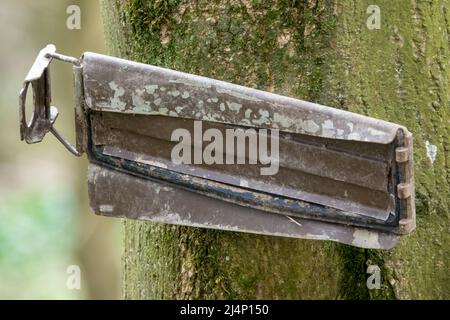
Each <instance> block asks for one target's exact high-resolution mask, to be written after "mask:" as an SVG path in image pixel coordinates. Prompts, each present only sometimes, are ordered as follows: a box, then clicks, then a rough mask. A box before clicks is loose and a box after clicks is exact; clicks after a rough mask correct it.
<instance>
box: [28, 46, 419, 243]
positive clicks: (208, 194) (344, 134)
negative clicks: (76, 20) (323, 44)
mask: <svg viewBox="0 0 450 320" xmlns="http://www.w3.org/2000/svg"><path fill="white" fill-rule="evenodd" d="M53 58H55V59H59V60H62V61H66V62H70V63H72V64H73V65H74V68H73V70H74V85H75V87H74V88H75V90H74V92H75V101H74V102H75V123H76V148H75V147H73V146H72V145H71V144H70V143H68V142H67V140H66V139H64V138H63V137H62V136H61V135H60V134H59V133H58V132H57V131H56V129H55V128H54V127H53V123H54V121H55V119H56V116H57V111H56V108H54V107H51V106H50V101H51V97H50V78H49V70H48V66H49V64H50V62H51V60H52V59H53ZM29 84H31V85H32V86H33V92H34V94H35V101H34V102H35V110H34V113H33V119H32V121H31V122H30V124H28V123H27V122H26V119H25V98H26V91H27V89H28V86H29ZM20 119H21V137H22V139H24V140H26V141H27V142H28V143H34V142H39V141H40V140H42V138H43V137H44V135H45V134H46V133H47V132H51V133H53V134H54V135H55V137H56V138H57V139H59V140H60V141H61V142H62V143H63V144H64V146H65V147H66V148H67V149H68V150H69V151H70V152H72V153H74V154H75V155H80V154H81V153H83V152H86V153H87V155H88V158H89V161H90V166H89V197H90V202H91V207H92V208H93V209H94V211H95V212H96V213H98V214H102V215H107V216H118V217H127V218H136V219H149V220H152V221H159V222H165V223H174V224H181V225H189V226H196V227H206V228H216V229H223V230H233V231H243V232H252V233H259V234H269V235H280V236H288V237H300V238H308V239H320V240H332V241H339V242H342V243H347V244H351V245H355V246H359V247H364V248H381V249H389V248H391V247H393V246H394V245H395V243H396V242H397V241H398V238H399V235H401V234H407V233H409V232H411V231H412V230H413V229H414V228H415V207H414V181H413V179H414V173H413V154H412V135H411V133H409V132H408V130H407V129H406V128H404V127H403V126H401V125H397V124H393V123H389V122H385V121H381V120H377V119H374V118H369V117H365V116H362V115H357V114H354V113H350V112H346V111H342V110H337V109H333V108H329V107H325V106H321V105H318V104H314V103H310V102H306V101H302V100H297V99H293V98H289V97H284V96H279V95H276V94H272V93H268V92H263V91H259V90H255V89H252V88H247V87H242V86H238V85H234V84H231V83H226V82H222V81H218V80H214V79H209V78H204V77H200V76H195V75H191V74H186V73H182V72H178V71H173V70H169V69H163V68H159V67H155V66H150V65H144V64H140V63H136V62H132V61H127V60H122V59H117V58H113V57H108V56H104V55H99V54H95V53H85V54H84V55H83V57H82V58H81V60H77V59H75V58H72V57H66V56H63V55H60V54H58V53H56V52H55V48H54V46H52V45H49V46H47V47H46V48H45V49H43V50H42V51H41V53H40V54H39V56H38V58H37V59H36V61H35V63H34V65H33V67H32V68H31V70H30V72H29V74H28V75H27V77H26V80H25V83H24V88H23V90H22V91H21V94H20ZM198 120H201V126H202V127H203V128H204V129H205V130H206V129H212V128H213V129H215V130H217V132H219V133H221V134H222V133H225V132H226V131H227V130H228V129H239V130H246V129H249V128H254V129H255V130H254V132H253V133H252V134H253V135H255V136H257V137H258V138H261V137H263V136H265V135H267V134H268V133H267V131H266V129H270V130H275V129H276V130H280V132H279V136H277V138H276V140H271V144H272V143H275V142H276V144H277V145H279V149H280V156H279V159H277V165H279V168H278V169H277V172H276V173H275V174H273V175H262V174H261V171H260V170H261V169H262V168H263V165H262V163H254V164H253V163H249V161H248V160H249V157H250V153H248V154H244V155H238V156H237V158H236V159H237V160H239V161H238V162H237V163H236V162H235V163H234V164H227V165H223V164H217V163H215V164H204V163H197V164H185V163H181V164H180V163H175V162H173V161H172V159H171V150H172V148H173V146H174V143H175V142H174V141H172V139H171V133H172V132H173V131H174V130H175V129H180V128H181V129H185V131H186V132H188V133H189V134H193V135H195V134H196V133H195V132H196V131H195V130H196V128H197V127H196V126H198V123H197V122H196V121H198ZM277 132H278V131H277ZM251 141H252V139H250V138H249V144H250V145H251V144H252V143H253V144H255V141H256V140H255V141H253V142H251ZM187 145H188V147H189V148H190V149H192V150H194V151H195V150H200V151H201V150H202V149H203V148H205V142H204V141H203V142H200V143H198V142H195V143H194V142H189V144H187ZM253 147H255V145H253ZM233 148H234V147H233ZM230 154H232V155H233V156H234V154H233V152H232V151H230V150H228V149H225V150H224V151H222V154H221V156H223V157H226V156H228V155H230ZM194 163H195V162H194Z"/></svg>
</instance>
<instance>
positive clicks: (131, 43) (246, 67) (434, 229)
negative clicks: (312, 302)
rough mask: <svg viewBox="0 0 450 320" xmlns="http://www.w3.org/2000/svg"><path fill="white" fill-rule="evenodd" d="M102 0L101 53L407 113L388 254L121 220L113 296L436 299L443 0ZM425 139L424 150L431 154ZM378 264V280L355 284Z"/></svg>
mask: <svg viewBox="0 0 450 320" xmlns="http://www.w3.org/2000/svg"><path fill="white" fill-rule="evenodd" d="M370 4H372V3H371V1H366V0H364V1H356V0H354V1H332V0H308V1H297V0H277V1H263V0H229V1H220V0H217V1H205V0H196V1H187V0H167V1H163V0H155V1H143V0H128V1H118V0H109V1H106V0H104V1H102V8H103V16H104V22H105V31H106V35H107V42H108V44H109V47H110V51H111V53H112V54H114V55H117V56H121V57H125V58H129V59H133V60H137V61H141V62H145V63H150V64H154V65H158V66H162V67H168V68H172V69H177V70H181V71H186V72H191V73H195V74H199V75H203V76H208V77H213V78H217V79H221V80H225V81H231V82H233V83H237V84H243V85H247V86H251V87H255V88H258V89H262V90H268V91H272V92H276V93H279V94H284V95H288V96H293V97H298V98H301V99H305V100H310V101H314V102H319V103H321V104H326V105H330V106H333V107H336V108H343V109H347V110H350V111H354V112H358V113H363V114H367V115H370V116H374V117H377V118H381V119H383V120H389V121H393V122H397V123H401V124H404V125H406V126H407V127H408V128H409V129H410V130H411V131H412V132H413V133H414V137H415V162H416V192H417V203H416V205H417V215H418V228H417V230H416V231H415V232H414V233H413V234H412V235H410V236H408V237H406V238H405V239H403V240H402V241H401V243H400V244H399V245H398V247H397V248H395V249H394V250H391V251H390V252H381V251H370V250H362V249H357V248H352V247H349V246H345V245H340V244H335V243H330V242H324V241H312V240H296V239H285V238H276V237H267V236H256V235H249V234H240V233H232V232H221V231H214V230H205V229H197V228H188V227H178V226H168V225H161V224H156V223H150V222H143V221H125V252H124V277H123V279H124V296H125V298H194V299H195V298H288V299H289V298H292V299H294V298H331V299H333V298H338V299H345V298H359V299H366V298H373V299H380V298H449V294H450V279H449V274H450V273H449V272H448V270H449V261H448V260H449V257H450V252H449V251H450V249H449V248H450V246H449V244H450V223H449V204H450V192H449V186H450V168H449V167H450V164H449V160H448V159H449V152H450V151H449V139H450V138H449V137H450V135H449V133H450V125H449V107H450V100H449V99H450V97H449V87H448V80H449V72H448V70H449V69H448V62H447V59H446V58H447V57H448V56H449V31H450V27H449V23H448V21H450V20H449V18H450V13H449V11H448V10H449V3H448V2H447V1H442V0H441V1H415V0H413V1H410V0H401V1H395V2H393V1H388V0H379V1H377V5H378V6H379V7H380V9H381V17H382V20H381V29H379V30H376V29H375V30H369V29H367V27H366V20H367V18H368V14H367V13H366V10H367V7H368V6H369V5H370ZM426 141H428V143H429V144H430V143H431V144H433V145H435V146H436V148H437V154H436V159H435V161H434V162H433V163H432V162H431V161H430V159H429V157H427V153H426V147H425V145H426ZM369 264H377V265H379V267H380V268H381V270H382V287H381V289H379V290H368V289H367V288H366V283H365V279H366V268H367V266H368V265H369Z"/></svg>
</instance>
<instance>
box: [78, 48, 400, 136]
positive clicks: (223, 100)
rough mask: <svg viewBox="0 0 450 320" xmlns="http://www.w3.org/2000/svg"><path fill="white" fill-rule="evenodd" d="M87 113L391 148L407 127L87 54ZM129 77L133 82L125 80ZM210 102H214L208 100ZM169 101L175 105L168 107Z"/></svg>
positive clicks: (216, 81)
mask: <svg viewBox="0 0 450 320" xmlns="http://www.w3.org/2000/svg"><path fill="white" fill-rule="evenodd" d="M81 61H82V64H83V66H84V72H83V74H84V89H85V96H86V107H87V108H90V109H92V110H98V111H109V112H121V113H133V114H146V115H164V116H169V117H181V118H188V119H195V120H205V121H212V122H220V123H232V124H234V125H242V126H250V127H258V128H267V129H279V130H281V131H285V132H291V133H300V134H307V135H312V136H317V137H327V138H334V139H343V140H354V141H365V142H374V143H382V144H387V143H391V142H392V141H393V140H394V139H395V137H396V134H397V131H398V130H399V129H401V130H405V131H406V128H404V127H403V126H400V125H397V124H393V123H390V122H386V121H382V120H378V119H373V118H369V117H366V116H363V115H359V114H355V113H351V112H347V111H343V110H338V109H334V108H330V107H326V106H323V105H319V104H315V103H311V102H307V101H303V100H298V99H294V98H289V97H285V96H280V95H277V94H273V93H269V92H265V91H260V90H256V89H252V88H247V87H243V86H239V85H235V84H232V83H228V82H224V81H219V80H214V79H210V78H206V77H201V76H196V75H191V74H187V73H183V72H179V71H174V70H170V69H165V68H160V67H155V66H151V65H146V64H141V63H136V62H132V61H127V60H123V59H119V58H114V57H109V56H105V55H100V54H96V53H90V52H87V53H85V54H84V55H83V57H82V60H81ZM127 73H129V74H130V75H132V77H127V76H124V75H125V74H127ZM205 96H208V97H210V98H209V99H206V100H205V99H203V97H205ZM169 101H170V103H169Z"/></svg>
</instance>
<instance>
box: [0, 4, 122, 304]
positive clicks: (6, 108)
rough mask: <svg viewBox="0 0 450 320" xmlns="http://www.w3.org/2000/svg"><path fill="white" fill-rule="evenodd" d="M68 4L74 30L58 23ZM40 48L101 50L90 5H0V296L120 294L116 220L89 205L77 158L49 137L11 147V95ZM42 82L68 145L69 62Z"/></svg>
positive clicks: (14, 107) (14, 140)
mask: <svg viewBox="0 0 450 320" xmlns="http://www.w3.org/2000/svg"><path fill="white" fill-rule="evenodd" d="M69 5H78V6H79V7H80V9H81V29H80V30H77V29H74V30H69V29H68V28H67V27H66V21H67V19H68V17H69V16H70V14H68V13H66V10H67V7H68V6H69ZM49 43H53V44H55V45H56V48H57V51H58V52H60V53H62V54H66V55H70V56H75V57H79V56H80V55H81V53H82V52H85V51H94V52H99V53H105V48H104V38H103V30H102V22H101V17H100V10H99V3H98V1H93V0H84V1H61V0H53V1H50V0H39V1H33V0H1V1H0V88H1V94H0V106H1V107H0V110H1V115H0V298H1V299H108V298H109V299H114V298H120V291H121V288H120V283H121V281H120V274H121V272H120V267H121V265H120V261H121V260H120V255H121V251H122V247H121V246H122V243H121V235H120V233H121V223H120V220H116V219H111V218H109V219H108V218H104V217H99V216H96V215H94V214H93V213H92V212H91V210H90V209H89V206H88V200H87V189H86V188H87V160H86V158H85V156H83V158H81V159H80V158H76V157H74V156H73V155H71V154H70V153H69V152H68V151H66V150H65V149H64V147H63V146H62V145H61V144H60V143H59V142H58V141H57V140H56V139H55V138H54V137H53V136H52V135H50V134H49V135H47V136H46V137H45V139H44V141H43V142H42V143H39V144H35V145H27V144H26V143H25V142H21V141H19V122H18V93H19V90H20V88H21V86H22V82H23V79H24V77H25V75H26V73H27V72H28V70H29V68H30V67H31V64H32V63H33V61H34V59H35V57H36V55H37V53H38V52H39V50H40V49H41V48H43V47H45V45H47V44H49ZM51 79H52V95H53V99H52V105H55V106H56V107H57V108H58V110H59V117H58V120H57V121H56V125H55V126H56V127H57V128H58V129H59V130H60V131H61V132H62V133H63V134H64V135H65V136H66V137H67V138H68V139H69V140H71V141H74V124H73V122H74V114H73V102H72V99H73V98H72V97H73V90H72V71H71V65H70V64H67V63H62V62H59V61H54V62H53V63H52V65H51ZM28 97H29V98H28V99H27V100H30V95H28ZM27 105H28V106H29V105H30V104H28V103H27ZM71 265H77V266H79V267H80V271H81V289H80V290H71V289H69V288H68V287H67V286H66V282H67V280H68V277H69V276H70V274H67V272H66V270H67V268H68V267H69V266H71Z"/></svg>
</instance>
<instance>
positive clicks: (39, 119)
mask: <svg viewBox="0 0 450 320" xmlns="http://www.w3.org/2000/svg"><path fill="white" fill-rule="evenodd" d="M53 58H55V59H58V60H62V61H65V62H70V63H72V64H74V65H75V66H79V65H80V62H79V60H78V59H76V58H72V57H67V56H63V55H61V54H58V53H56V48H55V46H54V45H52V44H49V45H48V46H46V47H45V48H44V49H42V50H41V51H40V52H39V54H38V56H37V58H36V60H35V61H34V63H33V65H32V67H31V69H30V71H29V72H28V74H27V76H26V77H25V81H24V84H23V87H22V90H21V91H20V94H19V117H20V139H21V140H25V141H26V142H27V143H38V142H41V141H42V139H44V136H45V135H46V134H47V133H48V132H51V133H52V134H53V135H54V136H55V137H56V139H58V140H59V141H60V142H61V143H62V144H63V145H64V147H65V148H66V149H67V150H69V151H70V152H71V153H73V154H74V155H76V156H80V155H81V152H79V151H78V150H77V149H76V148H75V147H74V146H73V145H72V144H71V143H70V142H68V141H67V139H66V138H64V137H63V136H62V135H61V134H60V133H59V132H58V131H57V130H56V129H55V127H54V126H53V124H54V123H55V121H56V118H57V117H58V109H57V108H56V107H54V106H51V105H50V103H51V90H50V73H49V70H48V67H49V65H50V63H51V61H52V59H53ZM30 84H31V86H32V89H33V105H34V110H33V113H32V116H31V119H30V121H29V122H27V119H26V97H27V91H28V88H29V85H30Z"/></svg>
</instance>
